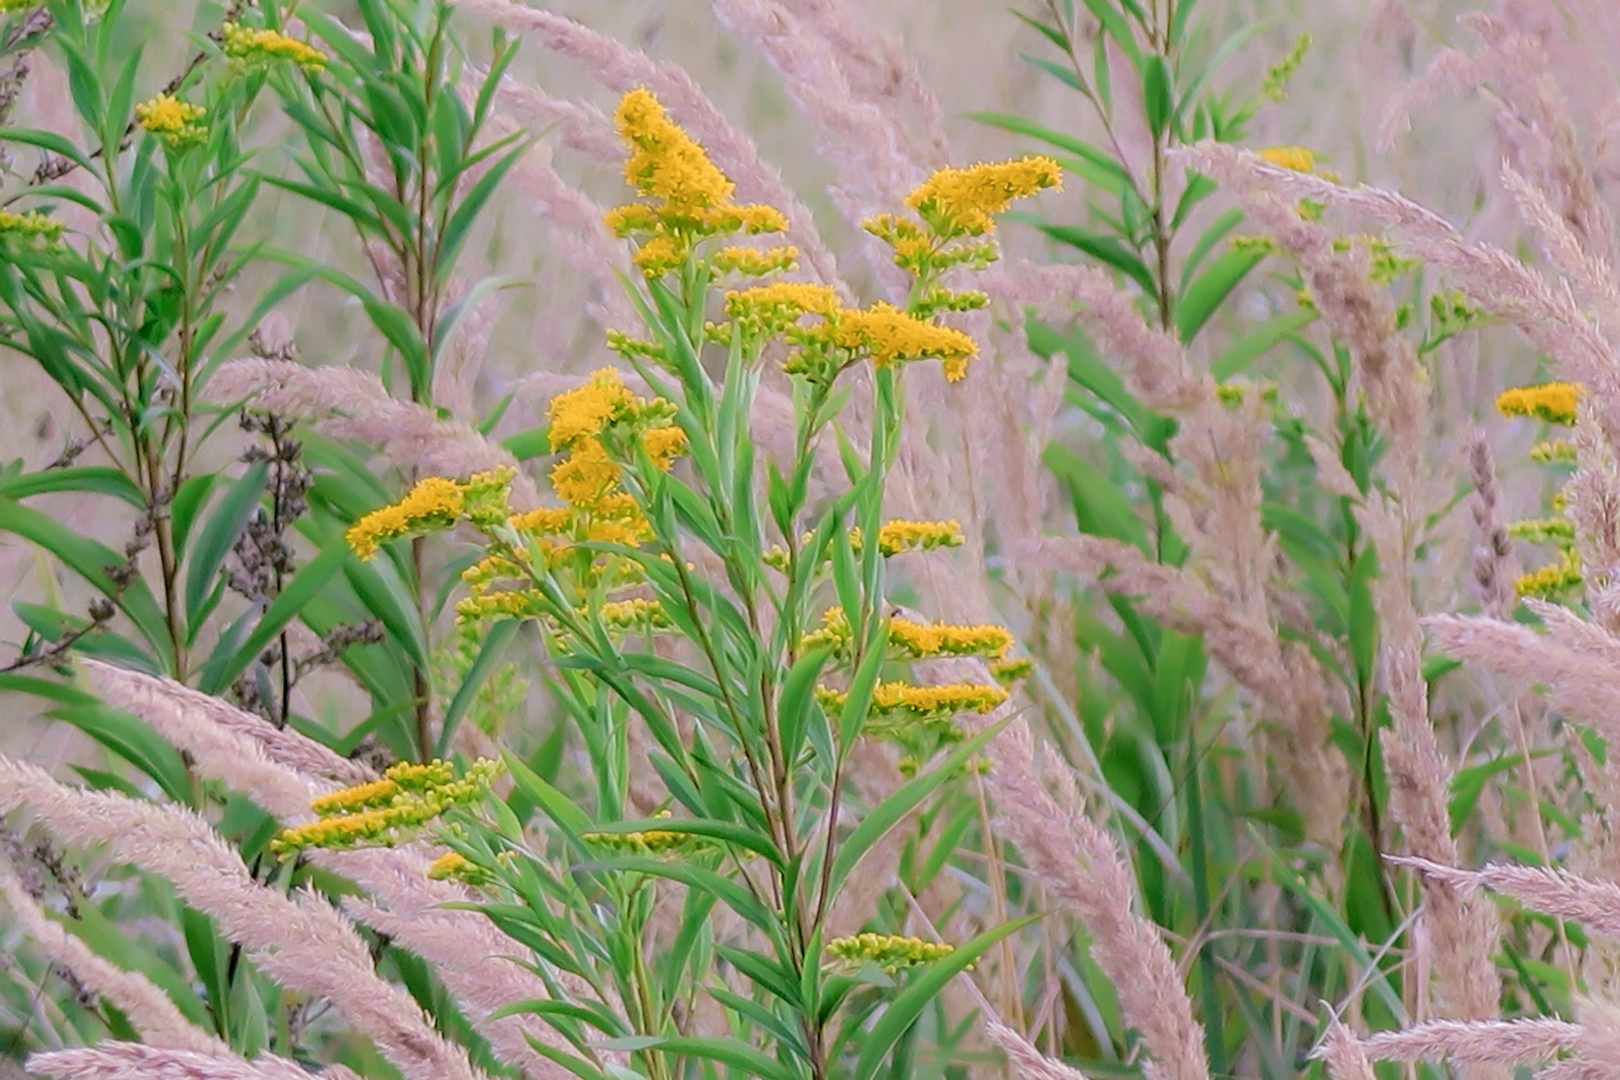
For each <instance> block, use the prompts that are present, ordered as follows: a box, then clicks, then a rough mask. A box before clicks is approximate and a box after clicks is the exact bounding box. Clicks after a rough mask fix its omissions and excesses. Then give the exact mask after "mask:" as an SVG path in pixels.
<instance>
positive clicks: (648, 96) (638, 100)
mask: <svg viewBox="0 0 1620 1080" xmlns="http://www.w3.org/2000/svg"><path fill="white" fill-rule="evenodd" d="M614 119H615V120H616V121H617V122H618V125H619V134H620V135H621V136H623V137H624V141H625V142H626V143H628V144H629V145H630V146H631V148H632V153H631V155H630V160H629V161H627V162H625V166H624V178H625V180H626V182H628V183H629V184H630V186H631V187H633V188H635V189H636V190H637V191H639V192H641V193H642V194H643V195H646V196H647V197H649V198H654V199H662V200H664V202H665V203H666V204H667V205H668V207H669V208H670V209H671V210H675V211H681V210H697V209H702V208H704V207H710V206H719V205H722V204H724V203H727V202H729V201H730V200H731V193H732V191H733V190H734V185H733V184H732V182H731V181H730V180H727V179H726V175H725V173H722V172H721V171H720V170H719V169H718V168H716V167H715V164H714V162H712V161H710V160H709V155H708V154H706V153H704V151H703V147H701V146H699V145H698V144H697V143H696V142H694V141H693V140H692V138H691V137H690V136H689V135H687V134H686V132H684V131H682V130H681V128H680V127H679V125H677V124H676V123H675V122H674V121H673V120H671V119H670V118H669V114H668V113H666V112H665V111H664V106H663V105H662V104H660V103H659V101H658V99H657V98H655V97H653V95H652V92H651V91H649V90H646V89H638V90H632V91H630V93H628V94H626V95H625V96H624V100H623V101H621V102H620V103H619V110H618V112H617V113H616V114H615V115H614Z"/></svg>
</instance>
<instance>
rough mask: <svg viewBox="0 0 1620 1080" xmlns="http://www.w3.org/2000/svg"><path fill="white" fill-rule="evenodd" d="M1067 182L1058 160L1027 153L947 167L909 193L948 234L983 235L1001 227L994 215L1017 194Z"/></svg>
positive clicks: (921, 210)
mask: <svg viewBox="0 0 1620 1080" xmlns="http://www.w3.org/2000/svg"><path fill="white" fill-rule="evenodd" d="M1062 186H1063V170H1062V169H1061V168H1060V167H1059V166H1058V163H1057V162H1056V161H1053V160H1052V159H1051V158H1049V157H1026V158H1020V159H1019V160H1017V161H1005V162H1001V163H999V164H980V165H974V166H973V167H971V168H967V169H941V170H940V171H939V172H937V173H935V174H934V175H933V176H931V177H929V178H928V179H927V180H926V181H925V182H924V183H923V184H922V186H921V187H919V188H917V189H916V190H915V191H913V192H912V193H911V194H910V195H908V196H907V197H906V205H907V206H909V207H911V208H912V209H913V210H915V211H917V213H918V214H919V215H921V217H922V219H923V220H924V221H926V222H927V223H928V224H929V226H930V227H931V228H933V229H934V231H935V232H937V233H939V234H941V235H942V236H946V237H951V236H983V235H984V234H986V233H990V232H994V231H995V228H996V223H995V221H994V220H993V219H992V215H995V214H1000V213H1003V212H1004V211H1005V210H1006V209H1007V207H1008V206H1010V205H1011V204H1012V201H1013V200H1014V199H1022V198H1025V197H1027V196H1030V195H1033V194H1035V193H1036V192H1037V191H1040V190H1042V189H1043V188H1061V187H1062Z"/></svg>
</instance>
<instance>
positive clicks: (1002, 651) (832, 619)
mask: <svg viewBox="0 0 1620 1080" xmlns="http://www.w3.org/2000/svg"><path fill="white" fill-rule="evenodd" d="M853 643H854V630H853V628H852V627H851V626H850V623H849V616H848V615H846V614H845V612H844V609H843V608H841V607H834V608H828V609H827V611H826V612H825V613H823V615H822V616H821V628H820V629H819V630H816V631H814V632H812V633H809V634H806V635H805V637H804V640H803V642H802V643H801V648H803V649H804V650H805V651H809V650H811V649H818V648H822V647H829V646H830V647H831V648H833V649H834V650H836V651H837V652H839V653H840V654H843V653H847V652H848V651H849V649H850V647H851V646H852V645H853ZM1012 645H1013V636H1012V634H1011V632H1009V631H1008V630H1007V629H1006V628H1005V627H1001V626H949V625H946V624H943V623H936V624H935V625H933V626H925V625H923V624H922V623H918V622H913V621H912V620H910V619H906V618H901V617H899V616H895V617H892V618H890V619H889V647H890V648H892V649H894V650H896V651H897V652H899V653H900V654H901V655H902V656H904V657H905V658H906V659H910V660H928V659H932V658H935V657H940V656H988V657H990V658H991V659H994V660H998V661H999V660H1004V659H1005V658H1006V656H1007V652H1008V650H1009V649H1011V648H1012Z"/></svg>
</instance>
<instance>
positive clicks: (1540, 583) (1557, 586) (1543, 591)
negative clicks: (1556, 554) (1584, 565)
mask: <svg viewBox="0 0 1620 1080" xmlns="http://www.w3.org/2000/svg"><path fill="white" fill-rule="evenodd" d="M1585 580H1586V579H1585V577H1584V576H1583V575H1582V573H1581V561H1580V558H1579V557H1578V556H1577V555H1576V553H1575V552H1574V551H1573V550H1570V551H1566V552H1565V553H1564V557H1563V558H1562V559H1560V560H1559V561H1557V562H1555V563H1548V564H1547V565H1546V566H1543V567H1542V568H1541V569H1539V570H1535V571H1532V572H1530V573H1528V574H1524V575H1522V576H1521V577H1520V578H1519V580H1518V581H1516V582H1514V583H1513V587H1514V590H1515V591H1516V592H1517V593H1518V594H1519V595H1520V596H1535V597H1540V598H1541V599H1543V600H1558V599H1561V598H1562V597H1564V596H1565V595H1566V594H1568V593H1570V592H1572V591H1574V590H1575V589H1578V588H1580V587H1581V585H1582V584H1583V583H1584V582H1585Z"/></svg>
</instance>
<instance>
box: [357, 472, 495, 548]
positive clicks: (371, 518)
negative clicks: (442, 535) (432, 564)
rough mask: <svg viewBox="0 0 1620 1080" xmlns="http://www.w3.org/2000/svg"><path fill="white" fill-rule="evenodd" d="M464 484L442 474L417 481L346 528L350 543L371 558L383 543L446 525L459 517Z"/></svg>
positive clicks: (462, 506) (435, 529)
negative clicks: (393, 500) (391, 501)
mask: <svg viewBox="0 0 1620 1080" xmlns="http://www.w3.org/2000/svg"><path fill="white" fill-rule="evenodd" d="M465 505H466V488H464V487H463V486H462V485H461V484H458V483H456V482H455V481H454V480H448V479H446V478H444V477H442V476H430V477H428V478H426V479H425V480H421V481H419V482H418V483H417V484H416V486H415V487H413V488H411V490H410V492H409V493H408V494H407V495H406V496H405V497H404V498H403V499H401V500H400V501H399V502H397V503H395V504H394V505H392V506H385V507H383V508H382V509H381V510H374V511H372V512H371V513H369V514H367V515H366V516H365V517H363V518H361V519H360V520H359V521H357V522H355V524H354V527H353V528H351V529H350V530H349V532H348V539H349V546H350V547H351V548H353V549H354V553H355V554H356V555H358V556H360V558H362V559H367V560H369V559H373V558H375V557H376V555H377V551H378V549H380V548H381V547H382V545H383V544H386V543H389V542H391V541H394V540H403V539H405V538H406V537H411V536H423V535H426V534H427V533H430V532H436V531H438V530H439V529H448V528H449V527H450V526H452V525H454V524H455V523H456V521H457V520H458V519H459V518H460V517H461V514H462V510H463V509H464V507H465Z"/></svg>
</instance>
